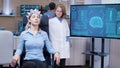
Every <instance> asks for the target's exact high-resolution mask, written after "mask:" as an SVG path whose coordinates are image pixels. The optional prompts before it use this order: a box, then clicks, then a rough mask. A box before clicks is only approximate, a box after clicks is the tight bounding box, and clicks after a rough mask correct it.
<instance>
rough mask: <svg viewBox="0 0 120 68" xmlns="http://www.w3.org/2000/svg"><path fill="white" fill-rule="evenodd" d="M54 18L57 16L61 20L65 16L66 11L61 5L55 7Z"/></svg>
mask: <svg viewBox="0 0 120 68" xmlns="http://www.w3.org/2000/svg"><path fill="white" fill-rule="evenodd" d="M55 16H57V17H59V18H63V17H65V16H66V9H65V6H64V5H63V4H58V5H57V8H56V10H55Z"/></svg>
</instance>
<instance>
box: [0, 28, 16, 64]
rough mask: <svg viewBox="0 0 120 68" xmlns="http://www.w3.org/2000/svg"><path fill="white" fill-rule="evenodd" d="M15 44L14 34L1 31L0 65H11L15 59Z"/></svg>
mask: <svg viewBox="0 0 120 68" xmlns="http://www.w3.org/2000/svg"><path fill="white" fill-rule="evenodd" d="M13 43H14V41H13V34H12V32H11V31H7V30H0V65H2V64H10V63H11V61H12V57H13Z"/></svg>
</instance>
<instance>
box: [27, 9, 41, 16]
mask: <svg viewBox="0 0 120 68" xmlns="http://www.w3.org/2000/svg"><path fill="white" fill-rule="evenodd" d="M31 14H39V15H40V11H39V10H37V9H34V10H33V9H30V12H28V13H27V15H26V17H27V18H29V17H30V15H31Z"/></svg>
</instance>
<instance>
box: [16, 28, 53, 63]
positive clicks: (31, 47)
mask: <svg viewBox="0 0 120 68" xmlns="http://www.w3.org/2000/svg"><path fill="white" fill-rule="evenodd" d="M24 43H25V48H26V56H25V58H24V60H32V59H37V60H40V61H45V58H44V55H43V47H44V44H46V47H47V50H48V51H49V53H52V54H54V53H55V50H54V49H53V48H52V46H51V44H50V41H49V39H48V35H47V33H46V32H45V31H42V30H40V31H39V32H38V33H37V34H36V35H33V34H32V32H31V31H30V29H28V30H25V31H23V32H22V33H21V35H20V41H19V45H18V48H17V51H16V54H19V55H21V53H22V50H23V45H24Z"/></svg>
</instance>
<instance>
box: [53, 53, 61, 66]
mask: <svg viewBox="0 0 120 68" xmlns="http://www.w3.org/2000/svg"><path fill="white" fill-rule="evenodd" d="M54 60H55V61H56V64H58V65H59V63H60V53H59V52H56V53H55V55H54Z"/></svg>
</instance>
